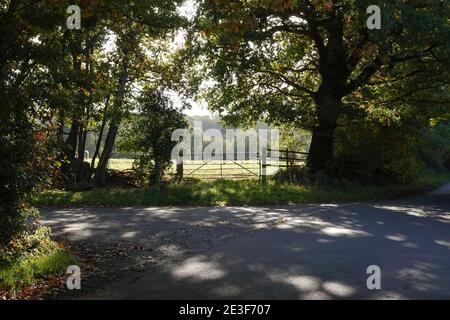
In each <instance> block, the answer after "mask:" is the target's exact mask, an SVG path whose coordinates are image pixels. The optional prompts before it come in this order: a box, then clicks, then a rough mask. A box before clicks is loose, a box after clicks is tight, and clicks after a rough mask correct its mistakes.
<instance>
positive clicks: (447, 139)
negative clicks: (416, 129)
mask: <svg viewBox="0 0 450 320" xmlns="http://www.w3.org/2000/svg"><path fill="white" fill-rule="evenodd" d="M418 150H419V155H420V158H421V159H422V161H423V162H424V163H425V165H426V166H427V167H428V168H430V169H433V170H436V171H439V170H442V169H444V168H449V169H450V122H446V123H441V124H438V125H436V126H434V127H431V128H426V129H423V130H422V131H421V134H420V139H419V149H418Z"/></svg>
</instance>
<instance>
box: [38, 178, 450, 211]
mask: <svg viewBox="0 0 450 320" xmlns="http://www.w3.org/2000/svg"><path fill="white" fill-rule="evenodd" d="M448 181H450V173H439V174H432V173H427V174H424V175H423V176H421V177H420V178H419V179H418V181H417V182H415V183H413V184H411V185H397V184H396V185H394V184H393V185H384V186H377V185H372V186H370V185H351V184H345V185H334V186H314V185H294V184H283V183H277V182H274V181H269V182H268V183H267V185H266V186H263V185H261V184H260V183H259V182H258V181H257V180H240V181H239V180H214V181H205V180H196V181H194V182H191V183H183V184H166V185H161V186H155V187H147V188H138V189H116V188H111V189H94V190H92V191H87V192H74V193H71V192H65V191H47V192H43V193H39V194H37V195H35V196H34V198H33V204H34V205H37V206H152V205H167V206H171V205H182V206H217V205H272V204H290V203H323V202H354V201H369V200H378V199H386V198H394V197H398V196H401V195H405V194H408V193H414V192H418V191H423V190H426V189H429V188H433V187H436V186H438V185H440V184H442V183H444V182H448Z"/></svg>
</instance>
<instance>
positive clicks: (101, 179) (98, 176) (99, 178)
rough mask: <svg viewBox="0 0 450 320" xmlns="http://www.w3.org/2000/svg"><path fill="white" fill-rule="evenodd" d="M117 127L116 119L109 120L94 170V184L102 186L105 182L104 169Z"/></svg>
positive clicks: (114, 140)
mask: <svg viewBox="0 0 450 320" xmlns="http://www.w3.org/2000/svg"><path fill="white" fill-rule="evenodd" d="M118 129H119V123H118V121H113V122H111V124H110V126H109V130H108V134H107V136H106V140H105V146H104V147H103V151H102V154H101V156H100V160H99V162H98V166H97V170H96V172H95V177H94V179H95V184H96V185H98V186H104V185H105V182H106V169H107V168H108V162H109V159H110V158H111V154H112V151H113V149H114V144H115V142H116V136H117V131H118Z"/></svg>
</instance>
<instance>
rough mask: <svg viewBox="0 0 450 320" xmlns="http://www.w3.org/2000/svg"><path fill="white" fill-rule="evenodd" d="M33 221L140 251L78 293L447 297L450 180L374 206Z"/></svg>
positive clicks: (52, 215)
mask: <svg viewBox="0 0 450 320" xmlns="http://www.w3.org/2000/svg"><path fill="white" fill-rule="evenodd" d="M41 221H42V222H43V224H45V225H48V226H51V228H52V229H53V231H54V234H55V235H56V237H57V238H59V239H64V240H65V241H67V242H69V243H70V244H71V246H72V247H76V246H77V245H84V246H86V245H87V246H92V247H94V246H99V247H101V248H108V247H114V246H117V245H118V244H120V243H127V244H128V245H132V246H134V247H138V248H140V250H139V251H137V253H135V256H138V258H140V260H139V261H140V262H139V264H140V265H139V268H138V270H137V271H136V269H133V268H122V269H120V270H122V271H121V272H120V276H119V277H115V278H114V279H111V280H109V281H103V282H102V283H101V284H100V285H98V286H95V287H90V288H87V289H84V290H82V291H80V292H77V294H76V296H75V295H73V298H77V299H80V298H81V299H435V298H438V299H450V185H447V186H445V187H443V188H441V189H439V190H437V191H434V192H431V193H428V194H425V195H419V196H413V197H407V198H403V199H399V200H390V201H382V202H378V203H352V204H310V205H291V206H273V207H272V206H269V207H223V208H222V207H215V208H182V207H174V208H156V207H155V208H120V209H119V208H83V209H42V210H41ZM131 261H133V263H137V262H136V261H138V260H131ZM371 265H376V266H379V267H380V270H381V289H380V290H369V289H368V288H367V279H368V277H369V276H370V275H369V274H367V268H368V267H369V266H371ZM113 267H114V266H113Z"/></svg>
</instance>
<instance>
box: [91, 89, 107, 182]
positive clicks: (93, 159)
mask: <svg viewBox="0 0 450 320" xmlns="http://www.w3.org/2000/svg"><path fill="white" fill-rule="evenodd" d="M109 98H110V95H108V97H107V98H106V102H105V109H104V110H103V120H102V124H101V126H100V132H99V135H98V140H97V143H96V145H95V152H94V155H93V156H92V160H91V171H90V173H89V176H91V175H92V173H93V172H94V168H95V161H96V160H97V156H98V154H99V152H100V146H101V144H102V139H103V132H104V131H105V126H106V119H107V116H106V112H107V111H108V106H109Z"/></svg>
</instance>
